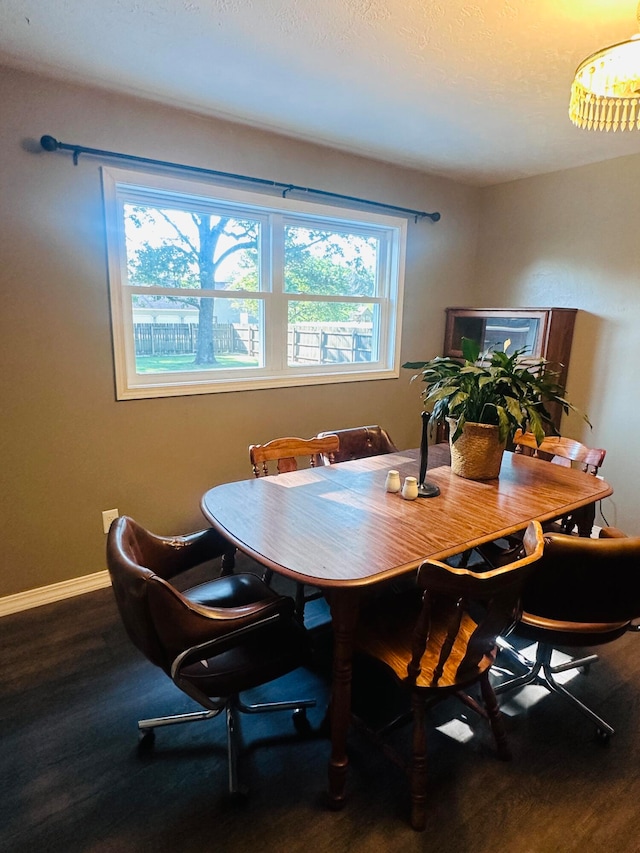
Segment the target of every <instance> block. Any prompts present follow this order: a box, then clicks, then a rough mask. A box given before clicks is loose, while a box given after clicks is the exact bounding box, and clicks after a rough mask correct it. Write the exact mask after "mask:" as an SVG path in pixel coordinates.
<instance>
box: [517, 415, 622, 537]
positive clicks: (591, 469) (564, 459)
mask: <svg viewBox="0 0 640 853" xmlns="http://www.w3.org/2000/svg"><path fill="white" fill-rule="evenodd" d="M513 444H514V453H521V454H523V455H526V456H535V457H537V458H538V459H545V460H547V461H548V462H551V463H552V464H553V465H562V466H563V467H565V468H570V467H572V466H574V467H578V468H580V469H581V470H582V471H584V472H585V473H587V474H592V475H593V476H594V477H597V476H598V474H599V472H600V468H601V467H602V463H603V462H604V458H605V456H606V455H607V451H606V450H603V449H602V448H601V447H598V448H595V447H587V446H586V445H585V444H581V443H580V442H579V441H575V440H574V439H572V438H563V437H562V436H558V435H549V436H546V437H545V438H544V439H543V440H542V443H541V444H540V445H538V444H537V442H536V438H535V436H534V434H533V433H531V432H522V430H518V431H517V432H516V434H515V435H514V437H513ZM594 519H595V507H594V506H593V505H591V506H590V507H584V508H583V510H582V511H581V512H577V513H576V512H574V513H572V514H571V515H567V516H565V517H564V518H562V519H560V521H559V522H558V525H559V527H558V529H559V530H560V531H561V532H562V533H572V532H573V531H574V529H575V528H577V530H578V535H580V536H590V535H591V532H592V529H593V522H594Z"/></svg>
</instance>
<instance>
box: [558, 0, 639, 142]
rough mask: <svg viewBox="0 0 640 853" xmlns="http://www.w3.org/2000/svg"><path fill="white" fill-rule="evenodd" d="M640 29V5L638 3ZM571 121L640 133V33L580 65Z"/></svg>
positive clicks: (605, 48) (570, 107) (590, 126)
mask: <svg viewBox="0 0 640 853" xmlns="http://www.w3.org/2000/svg"><path fill="white" fill-rule="evenodd" d="M637 17H638V26H639V27H640V3H638V11H637ZM569 118H570V119H571V121H572V122H573V123H574V124H576V125H577V126H578V127H582V128H586V129H587V130H614V131H615V130H636V129H637V130H640V33H638V34H637V35H635V36H632V37H631V38H630V39H628V40H627V41H623V42H620V44H613V45H611V46H610V47H604V48H602V50H599V51H597V52H596V53H594V54H592V55H591V56H589V57H587V59H585V60H584V61H583V62H581V63H580V65H579V66H578V68H577V70H576V76H575V79H574V81H573V84H572V86H571V102H570V104H569Z"/></svg>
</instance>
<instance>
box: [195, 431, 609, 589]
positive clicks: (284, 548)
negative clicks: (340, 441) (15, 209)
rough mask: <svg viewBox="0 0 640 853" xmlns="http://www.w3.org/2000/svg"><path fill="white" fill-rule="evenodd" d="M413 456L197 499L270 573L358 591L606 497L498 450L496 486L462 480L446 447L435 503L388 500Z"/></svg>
mask: <svg viewBox="0 0 640 853" xmlns="http://www.w3.org/2000/svg"><path fill="white" fill-rule="evenodd" d="M418 457H419V451H418V450H407V451H402V452H399V453H393V454H388V455H384V456H375V457H370V458H368V459H359V460H354V461H353V462H341V463H340V464H336V465H330V466H326V467H319V468H311V469H305V470H301V471H295V472H292V473H288V474H280V475H277V476H271V477H262V478H259V479H255V478H254V479H251V480H240V481H238V482H233V483H224V484H222V485H220V486H216V487H214V488H213V489H210V490H209V491H208V492H207V493H206V494H205V495H204V497H203V499H202V511H203V513H204V515H205V517H206V518H207V519H208V520H209V521H210V522H211V523H212V524H213V526H214V527H215V528H217V529H218V530H220V531H221V532H222V533H223V534H224V535H225V536H227V537H228V538H229V539H230V540H231V541H232V542H233V543H234V544H235V545H237V547H238V548H240V550H242V551H244V552H245V553H247V554H249V555H250V556H252V557H254V558H255V559H256V560H258V561H259V562H260V563H262V564H263V565H265V566H268V567H270V568H272V569H273V570H274V571H276V572H278V573H279V574H282V575H285V576H287V577H291V578H293V579H295V580H297V581H302V582H308V583H311V584H313V585H314V586H320V587H338V586H341V587H342V586H356V587H357V586H366V585H368V584H371V583H376V582H378V581H381V580H384V579H385V578H389V577H394V576H396V575H400V574H403V573H405V572H407V571H410V570H412V569H415V568H417V566H419V565H420V563H421V562H422V561H423V560H424V559H426V558H427V557H429V558H434V559H444V558H445V557H449V556H451V555H453V554H459V553H461V552H463V551H466V550H467V549H469V548H472V547H474V546H476V545H479V544H481V543H483V542H488V541H491V540H493V539H497V538H499V537H501V536H505V535H507V534H509V533H513V532H514V531H516V530H522V529H523V528H524V527H526V525H527V524H528V523H529V521H531V520H532V519H537V520H538V521H546V520H549V519H552V518H558V517H559V516H561V515H565V514H567V513H568V512H570V511H572V510H575V509H577V508H578V507H580V506H585V505H587V504H590V503H594V502H596V501H599V500H601V499H602V498H605V497H607V496H608V495H610V494H612V492H613V490H612V489H611V487H610V486H609V485H608V484H607V483H606V482H605V481H604V480H600V479H598V478H596V477H593V476H590V475H588V474H584V473H582V472H581V471H578V470H575V469H572V468H563V467H561V466H559V465H552V464H550V463H549V462H545V461H543V460H540V459H534V458H532V457H527V456H522V455H516V454H513V453H509V452H507V453H505V454H504V458H503V462H502V468H501V471H500V477H499V478H498V479H497V480H489V481H483V482H479V481H473V480H465V479H463V478H461V477H458V476H456V475H455V474H453V473H452V471H451V468H450V467H449V448H448V446H447V445H435V446H433V447H431V448H430V449H429V471H428V474H427V479H428V480H429V481H431V482H434V483H436V484H437V485H438V486H439V487H440V492H441V494H440V495H439V496H438V497H435V498H419V499H418V500H415V501H405V500H404V499H403V498H402V497H401V496H400V495H399V494H389V493H387V492H386V491H385V488H384V484H385V478H386V474H387V471H389V470H390V469H396V470H398V471H399V472H400V475H401V478H404V477H405V476H407V475H411V476H417V475H418Z"/></svg>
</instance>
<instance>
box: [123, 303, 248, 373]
mask: <svg viewBox="0 0 640 853" xmlns="http://www.w3.org/2000/svg"><path fill="white" fill-rule="evenodd" d="M131 309H132V320H133V338H134V345H135V362H136V373H138V374H144V373H182V372H186V371H193V370H235V369H240V370H241V369H243V368H247V367H261V366H262V344H261V338H262V336H261V334H260V323H259V322H258V316H257V315H258V311H259V306H258V300H249V299H226V298H216V299H200V298H194V299H180V298H179V297H174V296H151V295H149V296H146V295H144V294H134V295H132V297H131Z"/></svg>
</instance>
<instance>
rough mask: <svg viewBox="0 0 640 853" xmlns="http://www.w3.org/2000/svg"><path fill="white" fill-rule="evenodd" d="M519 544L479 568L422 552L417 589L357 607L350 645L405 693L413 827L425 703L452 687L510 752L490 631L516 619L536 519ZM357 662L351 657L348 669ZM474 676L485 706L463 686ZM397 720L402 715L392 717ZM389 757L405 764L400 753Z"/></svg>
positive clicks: (503, 752) (421, 779)
mask: <svg viewBox="0 0 640 853" xmlns="http://www.w3.org/2000/svg"><path fill="white" fill-rule="evenodd" d="M524 551H525V555H524V556H523V557H521V558H520V559H519V560H517V561H516V562H513V563H510V564H509V565H508V566H505V567H501V568H497V569H490V570H488V571H484V572H479V571H477V570H471V569H466V568H455V567H453V566H450V565H447V564H446V563H441V562H437V561H435V560H427V561H426V562H425V563H423V564H422V566H421V567H420V569H419V570H418V578H417V585H418V588H419V590H422V596H420V595H416V592H417V590H416V589H415V588H414V589H413V590H407V591H405V592H404V593H402V594H399V595H397V596H393V597H392V598H384V597H378V598H376V599H374V600H373V601H372V602H371V603H370V604H369V606H366V607H363V608H362V611H361V614H360V618H359V621H358V626H357V628H356V634H355V649H356V650H357V651H358V652H359V653H361V654H364V655H366V656H367V657H369V658H373V659H374V660H375V661H378V662H379V663H381V664H382V665H383V667H384V668H385V669H386V670H388V671H389V672H390V673H391V674H392V676H393V677H394V679H395V681H397V682H398V684H399V685H400V686H401V687H403V688H405V689H406V690H408V691H410V693H411V704H412V716H413V742H412V756H411V762H410V767H409V768H408V769H409V776H410V786H411V826H412V827H413V828H414V829H416V830H423V829H424V828H425V825H426V804H427V792H426V781H427V773H426V731H425V710H426V708H427V707H430V706H431V705H433V704H434V703H435V702H438V701H439V700H441V699H445V698H446V697H447V696H450V695H452V694H454V695H457V696H458V697H459V698H460V699H461V700H462V701H463V702H464V703H465V704H466V705H467V706H469V707H471V708H472V709H473V710H474V711H477V712H478V713H480V714H482V716H485V717H488V719H489V721H490V723H491V728H492V730H493V734H494V737H495V741H496V747H497V752H498V755H499V757H500V758H502V759H505V760H507V759H509V758H510V757H511V756H510V752H509V747H508V744H507V741H506V735H505V731H504V726H503V722H502V718H501V715H500V711H499V708H498V704H497V701H496V697H495V694H494V691H493V688H492V686H491V683H490V681H489V670H490V668H491V666H492V664H493V662H494V661H495V658H496V653H497V649H496V638H497V636H498V634H500V633H501V632H502V631H505V630H506V629H507V628H508V627H509V626H511V625H512V624H513V623H514V621H515V620H516V619H517V615H518V604H519V596H520V590H521V588H522V585H523V583H524V582H525V580H526V579H527V577H529V576H530V573H531V571H532V570H533V569H535V567H536V564H537V561H538V560H539V559H540V558H541V556H542V551H543V539H542V528H541V527H540V524H539V522H537V521H534V522H531V524H530V525H529V527H528V529H527V531H526V533H525V536H524ZM479 603H481V606H480V607H479V606H478V604H479ZM356 668H357V660H356V661H355V666H354V675H355V674H356V671H357V669H356ZM476 683H479V685H480V689H481V692H482V698H483V705H484V707H483V705H481V704H480V703H478V702H477V701H475V700H474V699H473V698H472V697H470V696H469V695H467V693H466V692H465V691H466V690H467V689H468V688H469V687H470V686H471V685H473V684H476ZM403 720H404V716H402V717H400V718H399V721H403ZM397 722H398V721H395V720H394V721H392V722H391V723H390V724H387V725H386V726H385V727H384V728H383V730H378V731H377V732H374V733H373V734H374V736H375V739H376V740H378V741H379V740H380V738H381V736H382V735H383V734H384V733H388V732H389V731H391V730H392V729H393V728H395V727H396V725H397ZM361 723H362V721H361ZM396 760H397V761H398V763H400V764H401V765H404V762H403V760H402V759H401V758H400V757H399V756H396ZM405 769H406V768H405Z"/></svg>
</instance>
